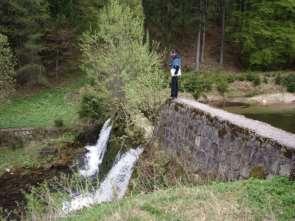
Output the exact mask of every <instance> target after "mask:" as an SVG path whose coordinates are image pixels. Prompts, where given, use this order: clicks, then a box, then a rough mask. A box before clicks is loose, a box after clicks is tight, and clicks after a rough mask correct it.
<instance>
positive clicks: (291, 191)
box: [61, 177, 295, 221]
mask: <svg viewBox="0 0 295 221" xmlns="http://www.w3.org/2000/svg"><path fill="white" fill-rule="evenodd" d="M294 219H295V183H294V182H291V181H288V179H287V178H282V177H275V178H274V179H272V180H254V179H253V180H248V181H238V182H233V183H214V184H211V185H207V186H195V187H184V186H180V187H176V188H170V189H167V190H159V191H157V192H154V193H151V194H143V195H137V196H134V197H132V196H131V197H128V198H125V199H124V200H122V201H120V202H114V203H109V204H102V205H98V206H96V207H93V208H88V209H84V210H82V211H80V212H78V213H76V214H74V215H72V216H70V217H68V218H63V219H61V220H67V221H76V220H77V221H78V220H79V221H84V220H85V221H86V220H87V221H92V220H93V221H94V220H102V221H103V220H107V221H113V220H124V221H135V220H141V221H144V220H167V221H168V220H169V221H173V220H188V221H191V220H220V221H221V220H282V221H287V220H294Z"/></svg>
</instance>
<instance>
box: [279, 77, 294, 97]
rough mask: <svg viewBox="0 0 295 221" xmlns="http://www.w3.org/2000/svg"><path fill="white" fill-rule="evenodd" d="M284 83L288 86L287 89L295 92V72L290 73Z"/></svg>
mask: <svg viewBox="0 0 295 221" xmlns="http://www.w3.org/2000/svg"><path fill="white" fill-rule="evenodd" d="M282 83H283V85H284V86H286V87H287V91H288V92H291V93H294V92H295V74H289V75H288V76H286V77H285V78H284V79H283V81H282Z"/></svg>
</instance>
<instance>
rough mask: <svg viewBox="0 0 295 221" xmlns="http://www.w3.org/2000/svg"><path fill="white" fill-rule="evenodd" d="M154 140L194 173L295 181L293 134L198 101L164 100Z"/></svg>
mask: <svg viewBox="0 0 295 221" xmlns="http://www.w3.org/2000/svg"><path fill="white" fill-rule="evenodd" d="M294 123H295V119H294ZM155 136H156V137H157V138H158V141H159V143H160V144H161V145H162V146H164V147H165V148H167V149H168V150H169V152H172V153H175V154H177V156H179V157H181V159H182V160H183V162H185V163H186V165H187V166H188V167H189V168H190V169H192V171H193V172H195V173H198V174H202V175H204V176H208V177H212V178H215V179H220V180H238V179H245V178H249V177H251V176H254V177H255V176H256V177H257V176H258V177H266V178H271V177H272V176H290V178H292V179H293V178H294V173H295V134H292V133H288V132H286V131H283V130H281V129H278V128H275V127H272V126H271V125H269V124H266V123H263V122H259V121H255V120H251V119H248V118H246V117H244V116H242V115H237V114H232V113H228V112H226V111H223V110H220V109H217V108H213V107H210V106H208V105H205V104H202V103H199V102H196V101H192V100H188V99H184V98H178V99H176V100H173V101H169V102H167V103H166V104H165V105H164V106H163V108H162V109H161V112H160V119H159V122H158V125H157V126H156V129H155Z"/></svg>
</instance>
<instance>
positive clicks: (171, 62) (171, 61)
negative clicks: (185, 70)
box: [169, 58, 173, 68]
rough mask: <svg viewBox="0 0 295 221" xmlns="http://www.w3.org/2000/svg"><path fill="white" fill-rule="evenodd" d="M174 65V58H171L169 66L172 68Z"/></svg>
mask: <svg viewBox="0 0 295 221" xmlns="http://www.w3.org/2000/svg"><path fill="white" fill-rule="evenodd" d="M172 66H173V59H172V58H171V59H170V61H169V67H170V68H172Z"/></svg>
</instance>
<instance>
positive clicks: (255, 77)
mask: <svg viewBox="0 0 295 221" xmlns="http://www.w3.org/2000/svg"><path fill="white" fill-rule="evenodd" d="M246 79H247V81H250V82H253V84H254V85H255V86H258V85H260V84H261V79H260V76H259V75H258V74H255V73H248V74H247V75H246Z"/></svg>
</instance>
